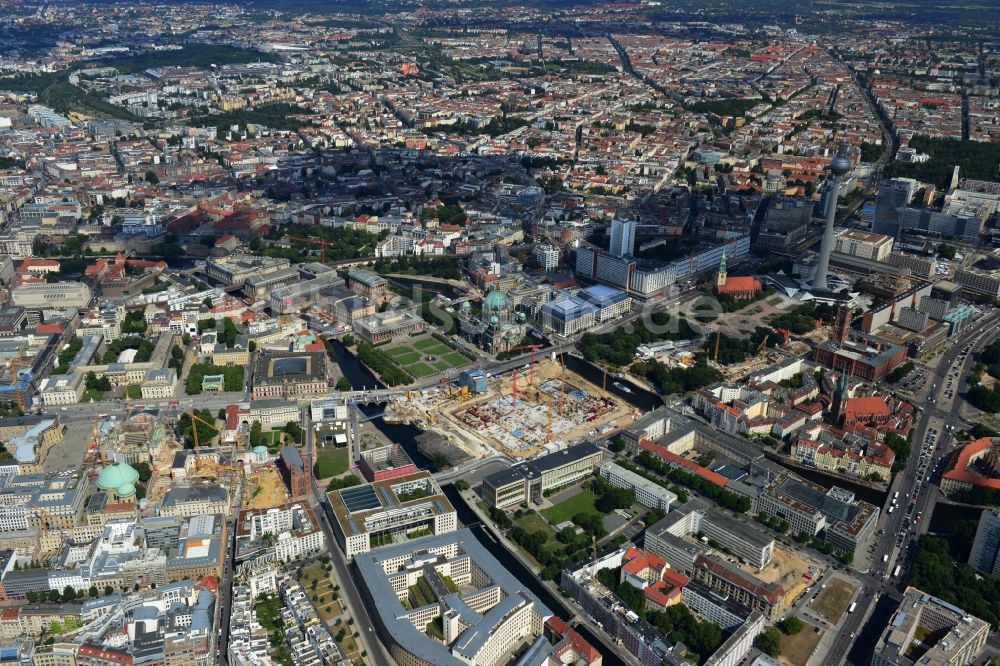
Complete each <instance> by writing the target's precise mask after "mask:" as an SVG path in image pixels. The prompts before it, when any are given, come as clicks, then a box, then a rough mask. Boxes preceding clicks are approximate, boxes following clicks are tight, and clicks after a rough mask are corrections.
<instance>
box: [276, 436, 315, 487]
mask: <svg viewBox="0 0 1000 666" xmlns="http://www.w3.org/2000/svg"><path fill="white" fill-rule="evenodd" d="M281 467H282V470H283V472H284V477H285V483H286V484H288V492H289V493H290V494H291V496H292V497H302V496H303V495H309V494H311V493H312V488H310V484H309V480H310V476H311V475H312V458H311V456H309V455H306V454H304V453H303V452H302V451H300V450H299V449H297V448H295V447H294V446H286V447H285V448H284V449H282V450H281Z"/></svg>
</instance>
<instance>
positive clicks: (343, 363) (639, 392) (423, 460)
mask: <svg viewBox="0 0 1000 666" xmlns="http://www.w3.org/2000/svg"><path fill="white" fill-rule="evenodd" d="M331 342H332V343H333V349H334V353H335V354H336V356H337V362H338V364H339V365H340V369H341V372H342V373H343V375H344V377H346V378H347V379H348V381H350V382H351V385H352V386H353V387H355V388H359V389H360V388H365V387H367V388H372V387H379V388H383V385H382V384H381V383H379V381H378V380H377V379H376V378H375V376H374V375H373V374H372V373H371V371H369V370H368V368H366V367H365V366H364V364H362V363H361V362H360V361H358V360H357V358H355V357H354V355H353V354H351V353H350V352H348V351H347V349H346V348H345V347H344V345H343V344H341V342H340V341H339V340H333V341H331ZM563 361H564V363H565V364H566V367H567V368H569V369H570V370H572V371H573V372H576V373H577V374H579V375H582V376H583V377H584V378H586V379H587V380H588V381H590V382H592V383H593V384H595V385H597V386H600V385H601V384H602V382H603V381H604V377H603V372H602V371H601V370H599V369H598V368H596V367H594V366H592V365H591V364H589V363H587V362H586V361H584V360H582V359H579V358H577V357H575V356H570V355H568V354H566V355H564V357H563ZM615 381H616V382H617V383H618V385H617V386H613V385H612V384H611V383H609V384H608V391H609V392H610V393H613V394H614V395H616V396H618V398H620V399H621V400H623V401H625V402H628V403H629V404H631V405H633V406H635V407H638V408H639V409H642V410H643V411H649V410H652V409H655V408H656V407H658V406H659V405H662V404H663V401H662V400H661V399H660V397H659V396H657V395H655V394H653V393H650V392H649V391H646V390H645V389H643V388H641V387H639V386H636V385H634V384H631V383H629V382H627V381H625V380H615ZM621 387H628V390H625V389H623V388H621ZM384 407H385V406H384V405H366V406H364V407H362V408H361V411H362V412H364V414H365V415H366V416H368V417H373V416H374V417H375V418H372V419H371V423H372V424H373V425H374V426H375V427H377V428H378V429H379V430H380V431H382V433H383V434H385V436H386V437H388V438H389V439H390V440H391V441H392V442H395V443H398V444H399V445H400V446H402V447H403V450H405V451H406V453H407V454H408V455H409V456H410V458H411V459H412V460H413V462H415V463H416V464H417V466H418V467H422V468H426V467H428V465H429V463H430V461H429V460H428V459H427V457H426V456H425V455H423V454H422V453H421V452H420V451H419V449H417V443H416V438H417V436H418V435H419V434H420V433H421V432H422V431H421V429H420V428H417V427H416V426H412V425H405V424H392V423H386V422H385V419H384V418H382V417H381V416H379V414H381V412H382V411H383V410H384ZM442 490H444V493H445V496H447V497H448V500H449V501H450V502H451V503H452V505H453V506H454V507H455V511H456V513H457V514H458V518H459V520H460V521H462V523H463V524H464V525H466V526H468V527H469V528H470V529H471V530H472V533H473V534H474V535H475V536H476V538H477V539H479V541H480V542H481V543H482V544H483V545H484V546H485V547H486V548H487V549H488V550H489V551H490V552H491V553H492V554H493V556H494V557H496V558H497V559H498V560H499V561H500V562H501V564H503V565H504V567H506V568H507V570H508V571H510V572H511V573H512V574H514V576H515V577H516V578H517V579H518V580H520V581H521V582H522V583H524V585H525V586H526V587H527V588H528V589H530V590H531V591H532V592H534V593H535V595H536V596H538V598H539V599H541V600H542V602H543V603H544V604H545V605H546V606H548V607H549V608H550V609H551V610H552V612H553V613H555V614H556V615H558V616H559V617H561V618H563V619H564V620H572V619H573V618H574V617H575V613H574V612H573V610H572V609H571V608H570V607H569V606H568V605H567V604H566V603H565V601H564V600H563V599H561V598H559V597H558V596H556V595H555V594H553V593H552V591H551V590H550V589H549V588H547V587H545V586H544V585H542V583H541V581H539V580H538V578H537V577H536V576H535V574H534V573H533V572H532V571H530V570H529V569H528V568H527V567H526V566H525V565H524V564H522V563H521V561H520V560H519V559H517V558H516V557H515V556H514V555H513V554H512V553H511V552H510V551H509V550H507V549H506V548H504V547H499V544H498V543H497V541H496V539H494V538H493V535H492V534H491V533H490V532H489V531H488V530H486V528H484V527H483V525H482V524H480V522H479V518H478V516H477V515H476V514H475V512H473V511H472V509H470V508H469V506H468V505H467V504H466V503H465V500H463V499H462V498H461V496H460V495H459V493H458V491H457V490H456V489H455V487H454V486H453V485H451V484H448V485H446V486H444V487H443V488H442ZM577 631H579V632H580V634H581V635H582V636H583V637H584V638H585V639H586V640H588V641H590V642H591V643H592V644H593V645H595V646H597V647H598V649H599V650H600V651H601V653H602V654H603V655H604V663H605V664H606V666H626V662H625V661H623V660H622V659H621V658H620V657H618V656H617V654H615V651H614V650H615V649H616V648H615V647H614V646H611V645H608V644H607V643H605V642H604V641H603V640H601V639H600V638H598V637H597V636H596V635H594V634H593V633H592V632H591V631H590V630H589V629H588V628H587V627H586V626H583V625H581V626H579V627H577Z"/></svg>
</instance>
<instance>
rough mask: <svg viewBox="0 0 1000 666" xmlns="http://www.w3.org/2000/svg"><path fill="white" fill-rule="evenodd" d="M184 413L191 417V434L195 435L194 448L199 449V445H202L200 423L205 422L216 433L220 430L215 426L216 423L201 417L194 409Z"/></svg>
mask: <svg viewBox="0 0 1000 666" xmlns="http://www.w3.org/2000/svg"><path fill="white" fill-rule="evenodd" d="M184 413H185V414H187V415H188V418H189V419H191V435H192V436H193V437H194V448H196V449H197V448H198V447H199V446H201V442H199V441H198V423H204V424H205V425H207V426H208V427H209V428H211V429H212V430H214V431H215V432H216V433H218V432H219V429H218V428H216V427H215V424H214V423H209V422H208V421H206V420H205V419H203V418H201V417H200V416H198V415H197V414H195V413H194V410H191V411H190V412H184ZM213 437H214V435H213Z"/></svg>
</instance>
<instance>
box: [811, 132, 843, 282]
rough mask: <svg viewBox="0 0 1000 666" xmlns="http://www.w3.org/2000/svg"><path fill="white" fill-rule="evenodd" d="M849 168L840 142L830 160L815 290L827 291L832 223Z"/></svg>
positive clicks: (814, 280)
mask: <svg viewBox="0 0 1000 666" xmlns="http://www.w3.org/2000/svg"><path fill="white" fill-rule="evenodd" d="M850 170H851V160H850V159H849V158H848V157H847V143H841V144H840V148H838V149H837V156H836V157H834V158H833V160H832V161H831V162H830V174H831V175H832V176H833V177H832V178H831V179H830V181H829V188H830V190H829V193H828V195H827V206H826V228H825V229H824V230H823V242H822V243H821V244H820V246H819V263H818V264H817V265H816V277H815V278H813V283H812V287H813V289H814V290H816V291H827V290H828V289H829V287H828V286H827V271H828V270H829V269H830V251H831V249H832V248H833V223H834V220H835V219H836V217H837V199H838V198H839V197H840V179H841V177H842V176H844V175H846V174H847V172H849V171H850Z"/></svg>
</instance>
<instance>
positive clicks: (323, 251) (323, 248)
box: [285, 236, 336, 264]
mask: <svg viewBox="0 0 1000 666" xmlns="http://www.w3.org/2000/svg"><path fill="white" fill-rule="evenodd" d="M285 238H287V239H288V240H293V241H300V242H302V243H308V244H309V245H315V244H316V243H319V246H320V260H321V261H322V262H323V263H324V264H325V263H326V246H327V245H329V246H330V247H333V246H334V245H336V243H331V242H330V241H325V240H323V239H322V238H302V237H301V236H285Z"/></svg>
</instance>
